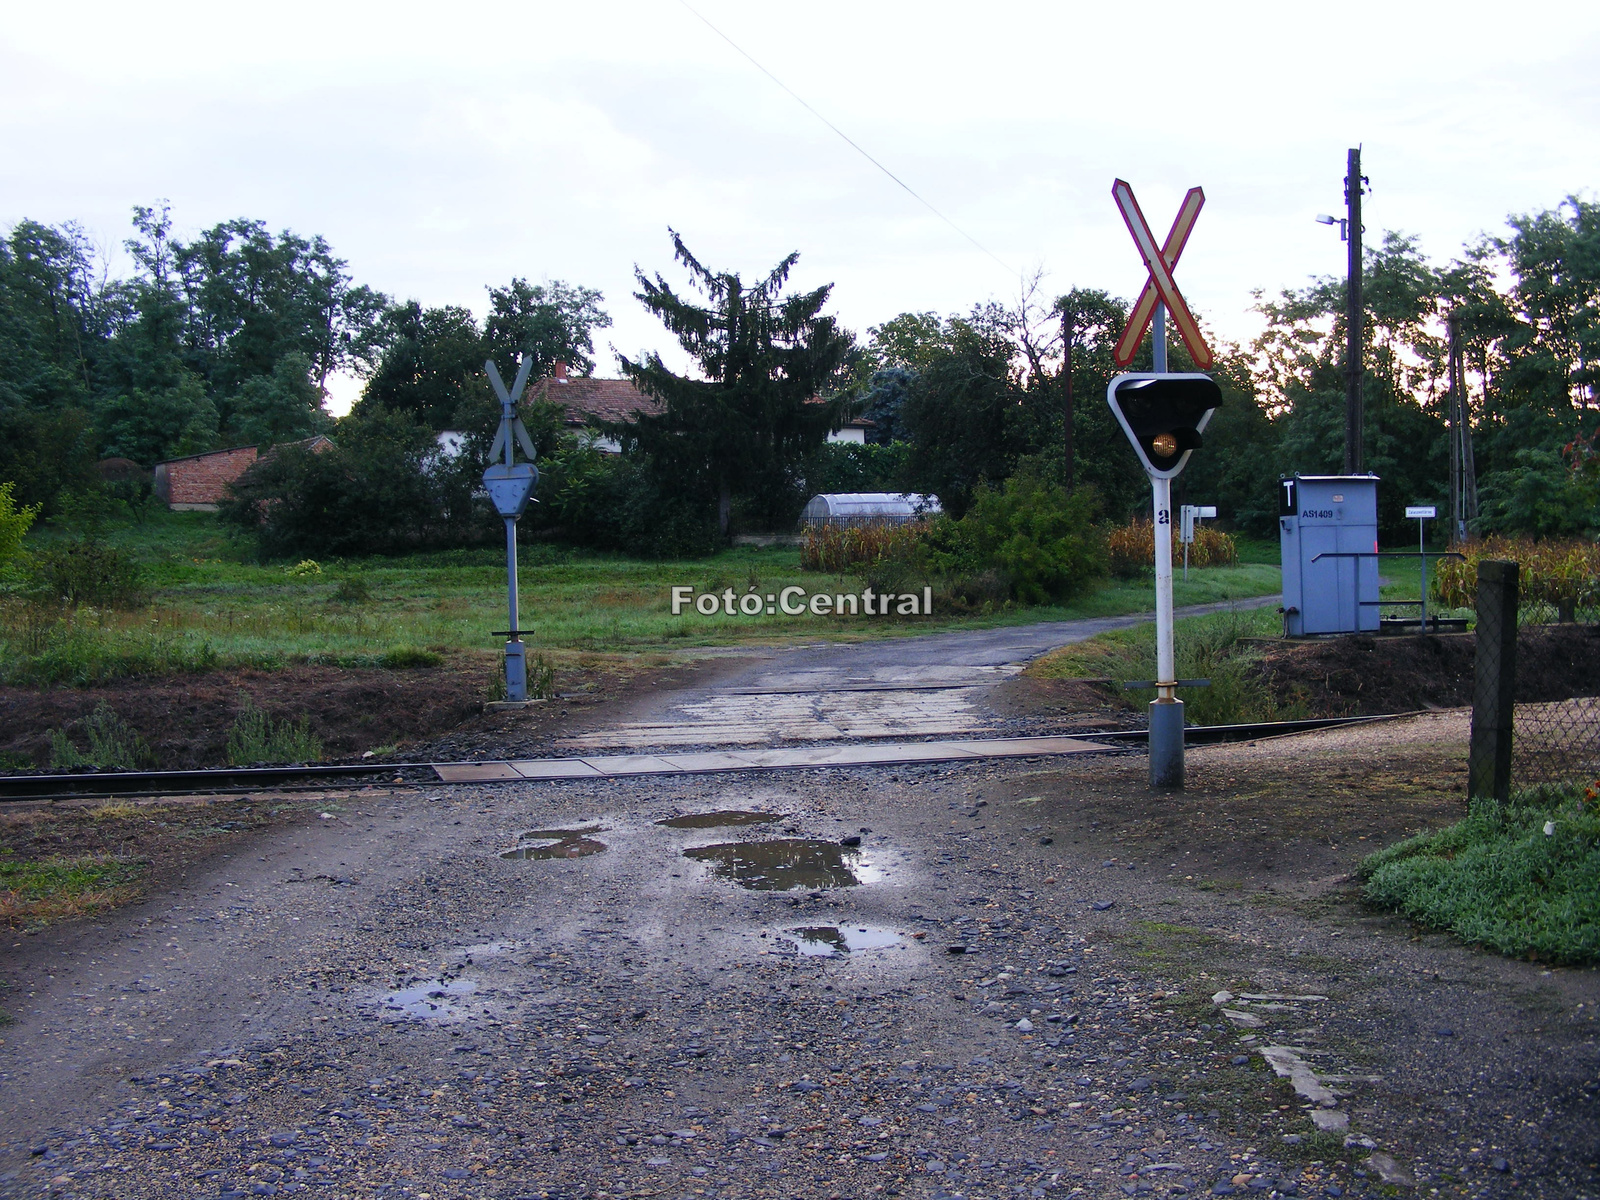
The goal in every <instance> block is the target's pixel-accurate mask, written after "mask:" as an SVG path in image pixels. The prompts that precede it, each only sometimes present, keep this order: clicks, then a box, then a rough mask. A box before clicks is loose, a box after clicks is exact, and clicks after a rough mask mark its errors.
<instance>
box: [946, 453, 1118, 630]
mask: <svg viewBox="0 0 1600 1200" xmlns="http://www.w3.org/2000/svg"><path fill="white" fill-rule="evenodd" d="M1099 515H1100V498H1099V495H1098V494H1097V493H1096V492H1095V491H1094V489H1093V488H1079V489H1078V490H1076V491H1074V492H1073V493H1071V495H1068V493H1067V491H1066V489H1064V488H1063V487H1061V486H1060V485H1059V484H1057V483H1053V482H1050V481H1048V480H1047V479H1045V478H1044V477H1043V475H1042V474H1040V473H1039V472H1037V471H1035V470H1032V469H1029V468H1028V467H1026V466H1024V468H1023V469H1021V470H1019V471H1018V472H1017V474H1015V475H1013V476H1012V477H1011V478H1010V479H1008V480H1006V482H1005V486H1004V487H1003V488H1000V489H995V488H991V487H989V486H988V485H986V484H980V485H979V486H978V489H977V491H976V492H974V494H973V498H972V505H971V507H970V508H969V509H968V511H967V513H966V515H965V516H963V517H962V518H961V519H960V520H959V521H949V520H948V519H945V520H943V521H939V522H935V524H934V528H933V529H932V530H930V533H929V537H928V541H929V544H930V547H931V553H930V560H931V561H932V562H934V563H935V564H936V565H938V566H940V567H941V568H942V569H943V570H944V572H945V573H947V574H950V575H966V574H975V573H978V572H981V571H985V570H993V571H998V572H1000V573H1002V574H1003V575H1004V576H1005V577H1006V578H1007V579H1008V580H1009V582H1010V588H1011V594H1012V597H1013V598H1014V599H1016V600H1018V601H1020V602H1021V603H1023V604H1045V603H1049V602H1052V601H1055V602H1059V601H1062V600H1067V599H1070V598H1071V597H1072V596H1074V595H1077V594H1078V593H1079V592H1081V591H1083V590H1084V589H1085V588H1087V587H1088V586H1089V584H1090V583H1091V582H1093V580H1095V579H1096V578H1098V577H1100V576H1102V575H1104V574H1105V572H1106V551H1105V539H1104V537H1103V536H1102V535H1101V533H1100V530H1099V528H1098V527H1097V526H1096V524H1095V522H1096V519H1097V518H1098V517H1099Z"/></svg>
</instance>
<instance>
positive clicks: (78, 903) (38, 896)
mask: <svg viewBox="0 0 1600 1200" xmlns="http://www.w3.org/2000/svg"><path fill="white" fill-rule="evenodd" d="M147 866H148V864H146V863H142V862H132V861H128V860H126V859H121V858H114V857H111V856H109V855H94V854H91V855H83V856H81V857H77V858H62V857H59V856H57V857H51V858H42V859H38V860H36V861H33V862H16V861H12V860H11V858H10V852H9V851H5V852H3V854H0V924H5V925H11V926H35V927H36V926H39V925H47V924H49V923H51V922H53V921H60V920H65V919H67V918H69V917H81V916H85V915H87V914H89V913H93V912H97V911H99V910H100V909H103V908H113V907H115V906H116V905H118V904H126V903H127V902H128V901H129V900H131V899H133V898H134V897H135V896H136V895H137V894H138V891H139V888H138V881H139V879H140V878H141V877H142V876H143V875H144V873H145V871H146V869H147Z"/></svg>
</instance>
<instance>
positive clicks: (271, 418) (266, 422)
mask: <svg viewBox="0 0 1600 1200" xmlns="http://www.w3.org/2000/svg"><path fill="white" fill-rule="evenodd" d="M311 371H312V366H311V362H310V360H309V359H307V358H306V356H305V355H304V354H301V353H300V352H299V351H298V350H291V351H290V352H289V353H288V354H285V355H284V356H283V357H282V358H280V359H279V360H278V361H277V362H276V363H275V364H273V368H272V374H270V375H257V376H256V377H255V378H253V379H247V380H246V381H245V384H244V386H243V387H242V388H240V389H239V395H238V396H237V397H236V398H235V400H234V402H233V411H234V427H235V428H236V429H237V430H238V436H239V439H240V440H241V441H242V442H244V443H245V444H246V445H249V444H252V443H253V444H255V445H258V446H263V447H265V446H276V445H279V444H281V443H283V442H297V441H303V440H304V439H306V438H309V437H313V436H315V435H316V434H319V433H327V432H328V431H329V430H331V429H332V428H333V420H332V418H330V417H329V416H328V412H327V409H325V408H324V407H323V405H322V391H321V389H320V388H318V387H317V385H316V383H314V382H313V381H312V378H311Z"/></svg>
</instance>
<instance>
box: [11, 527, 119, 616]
mask: <svg viewBox="0 0 1600 1200" xmlns="http://www.w3.org/2000/svg"><path fill="white" fill-rule="evenodd" d="M29 576H30V579H29V583H30V586H31V590H32V591H33V592H34V593H35V594H36V595H38V596H39V597H40V598H41V599H42V600H45V601H47V602H50V603H59V604H64V605H66V606H67V607H69V608H76V607H77V606H78V605H80V604H87V605H91V606H93V607H95V608H131V607H133V606H134V605H136V604H138V603H139V602H140V601H141V600H143V598H144V572H143V571H142V570H140V568H139V564H138V563H136V562H135V561H134V560H133V559H132V558H131V557H130V556H129V555H127V554H125V553H124V552H123V551H121V550H118V549H117V548H116V547H114V546H108V545H106V543H104V542H102V541H99V540H97V539H91V538H85V539H83V540H80V541H76V542H69V543H67V544H66V545H63V546H52V547H50V548H49V549H46V550H41V551H39V552H38V553H37V554H35V555H34V556H33V559H32V562H31V563H30V565H29Z"/></svg>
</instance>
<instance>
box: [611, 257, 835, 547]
mask: <svg viewBox="0 0 1600 1200" xmlns="http://www.w3.org/2000/svg"><path fill="white" fill-rule="evenodd" d="M668 232H669V233H670V234H671V235H672V245H673V255H674V257H675V258H676V259H677V261H678V262H680V263H682V264H683V265H684V266H685V267H686V268H688V270H689V274H690V284H691V286H692V287H693V288H694V290H695V291H697V292H699V293H700V294H702V295H703V296H704V297H705V298H706V301H707V303H706V304H705V306H703V307H702V306H701V305H698V304H694V303H691V302H690V301H689V300H688V299H686V298H684V297H683V296H680V295H679V294H678V293H677V292H675V291H673V289H672V286H671V285H670V284H669V283H668V282H667V281H666V279H664V278H663V277H662V276H661V275H659V274H658V275H656V276H655V277H654V278H653V279H652V278H650V277H649V276H647V275H645V273H644V272H643V271H640V270H638V269H637V268H636V269H635V274H636V276H637V278H638V280H639V286H640V290H639V291H638V292H636V293H635V295H636V296H637V297H638V298H639V300H640V301H641V302H642V303H643V304H644V306H645V307H646V308H647V309H649V310H650V311H651V312H652V313H654V314H655V315H656V316H657V317H658V318H659V319H660V320H661V322H662V324H664V325H665V326H666V327H667V329H668V330H670V331H671V333H672V334H673V336H674V337H676V338H677V339H678V343H679V344H680V345H681V346H682V347H683V348H684V350H686V351H687V352H688V354H689V356H690V357H691V358H693V359H694V361H695V362H696V363H697V364H698V366H699V368H700V374H701V378H698V379H696V378H691V377H689V376H685V375H677V374H674V373H673V372H672V371H670V370H668V369H667V367H666V365H665V364H664V363H663V362H662V361H661V356H660V355H659V354H655V353H652V354H650V355H648V356H647V357H646V358H645V359H644V361H642V362H633V361H630V360H629V359H627V358H623V360H622V366H623V369H624V370H625V371H626V372H627V373H628V375H629V376H630V377H631V378H632V379H633V381H634V383H635V384H636V385H637V386H638V388H639V389H640V390H641V391H643V392H644V393H646V394H647V395H649V396H652V397H654V398H655V399H657V400H659V401H660V402H661V404H662V405H663V406H664V411H662V412H661V413H659V414H653V415H640V416H638V417H636V418H635V419H634V420H633V421H630V422H628V423H626V424H625V425H623V426H620V427H618V428H617V429H616V430H615V431H614V432H615V433H617V434H618V435H620V437H621V439H622V441H623V443H624V445H625V447H627V449H628V450H629V451H630V452H633V453H638V454H641V455H642V456H643V457H644V458H645V460H646V461H647V462H648V463H649V464H650V467H651V470H652V473H653V474H655V476H656V478H657V479H658V481H660V482H661V483H663V484H666V485H670V487H671V490H672V491H674V492H676V493H678V494H680V495H684V494H686V495H689V496H691V497H696V498H704V499H706V500H708V501H709V499H710V498H711V497H713V496H714V497H715V498H716V501H717V521H718V526H719V528H720V529H721V530H722V532H723V534H724V535H726V534H727V532H728V524H729V517H730V515H731V512H732V502H733V499H734V497H739V498H741V499H742V500H745V501H746V502H747V503H749V505H750V507H751V509H752V515H753V516H755V517H756V518H757V519H760V520H763V521H766V522H769V523H775V522H778V521H782V520H784V519H786V518H788V517H792V516H793V513H792V512H790V511H788V510H789V509H790V508H792V506H793V501H794V497H795V492H796V487H797V485H799V484H800V483H801V482H803V480H802V478H801V475H800V471H801V467H802V463H803V461H804V459H805V457H806V455H807V454H809V453H810V452H812V451H814V450H815V449H816V448H817V447H818V446H820V445H821V444H822V443H823V442H825V441H826V440H827V438H828V434H829V433H831V432H832V431H833V430H835V429H837V428H838V427H839V425H840V424H841V423H842V422H843V420H844V419H845V417H846V409H845V403H846V402H845V400H844V399H843V398H842V397H841V396H838V395H833V396H831V397H825V396H824V393H825V392H827V391H829V390H831V388H832V387H833V386H834V385H836V384H837V383H838V382H840V381H842V379H843V372H844V370H845V368H846V367H848V365H849V364H850V363H851V362H852V361H853V358H854V355H855V340H854V338H853V337H852V335H851V334H850V333H849V331H847V330H844V329H841V328H839V326H838V324H837V323H836V322H835V320H834V318H832V317H831V316H824V315H823V314H822V308H823V305H825V304H826V303H827V301H828V296H829V294H830V293H831V292H832V290H833V285H832V284H827V285H825V286H823V287H819V288H816V289H814V290H812V291H809V292H802V293H798V294H789V295H785V294H784V293H783V287H784V284H785V283H786V282H787V281H788V278H789V272H790V271H791V270H793V269H794V265H795V263H796V262H797V261H798V260H799V257H800V255H799V254H798V253H794V254H790V255H789V256H788V257H787V258H785V259H784V260H783V261H782V262H780V263H779V264H778V265H777V266H776V267H774V268H773V269H772V271H771V273H770V274H768V275H767V277H766V278H765V279H763V280H761V281H760V282H759V283H756V284H754V285H752V286H750V287H746V286H745V285H744V282H743V280H741V278H740V277H739V276H738V275H737V274H735V273H733V272H721V273H719V272H714V271H711V270H709V269H707V268H706V267H705V266H703V265H702V264H701V263H700V262H699V260H698V259H696V258H695V257H694V255H693V254H691V253H690V252H689V250H688V248H687V247H686V246H685V245H684V244H683V239H682V238H681V237H679V236H678V234H677V233H676V232H675V231H672V230H668Z"/></svg>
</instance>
